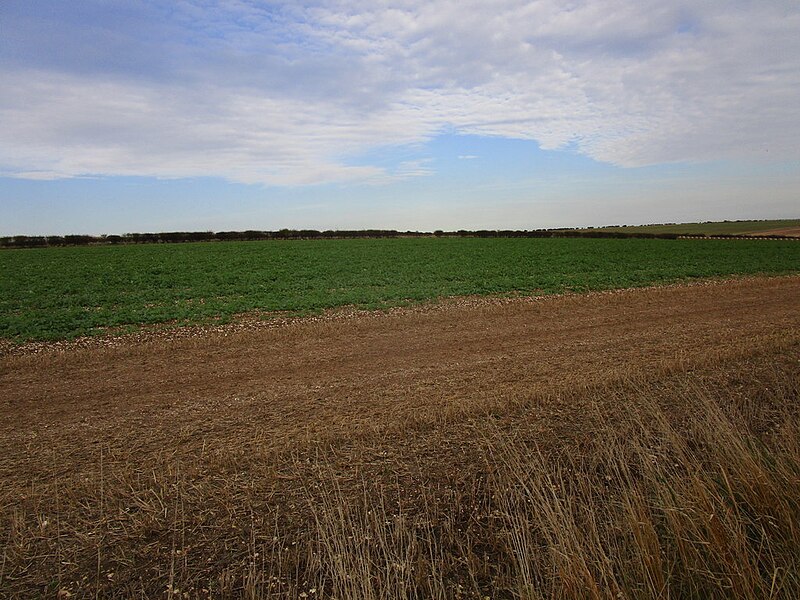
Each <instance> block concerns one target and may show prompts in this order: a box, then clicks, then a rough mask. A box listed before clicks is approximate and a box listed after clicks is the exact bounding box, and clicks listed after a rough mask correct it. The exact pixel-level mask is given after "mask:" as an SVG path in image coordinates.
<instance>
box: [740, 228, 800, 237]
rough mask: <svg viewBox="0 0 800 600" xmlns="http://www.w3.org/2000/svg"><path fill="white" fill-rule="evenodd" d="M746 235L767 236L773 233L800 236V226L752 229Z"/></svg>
mask: <svg viewBox="0 0 800 600" xmlns="http://www.w3.org/2000/svg"><path fill="white" fill-rule="evenodd" d="M744 235H752V236H767V237H769V236H771V235H786V236H791V237H800V227H780V228H778V229H769V230H767V231H752V232H749V233H746V234H744Z"/></svg>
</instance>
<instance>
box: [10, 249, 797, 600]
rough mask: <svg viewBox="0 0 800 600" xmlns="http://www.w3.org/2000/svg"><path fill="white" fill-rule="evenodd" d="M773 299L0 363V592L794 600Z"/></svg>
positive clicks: (337, 323) (428, 318) (466, 304)
mask: <svg viewBox="0 0 800 600" xmlns="http://www.w3.org/2000/svg"><path fill="white" fill-rule="evenodd" d="M764 243H767V244H771V242H764ZM798 297H800V277H798V276H796V275H790V276H783V277H769V278H745V279H740V280H733V281H717V282H707V281H706V282H696V283H694V284H693V285H687V286H683V285H681V286H671V287H655V288H645V289H634V290H625V291H614V292H596V293H589V294H575V295H564V296H549V297H540V298H498V297H494V298H492V297H489V298H475V297H471V298H463V299H460V300H453V301H450V302H449V303H444V304H436V305H433V304H430V305H412V306H408V307H405V308H401V309H398V310H395V311H392V312H379V313H364V314H357V315H355V316H354V317H352V318H348V319H345V320H342V319H338V318H336V316H335V315H325V316H322V317H315V318H312V319H301V320H295V321H291V322H287V323H285V324H284V325H282V326H279V327H274V328H263V329H242V330H238V329H233V328H229V329H225V328H223V329H220V330H219V331H213V332H210V333H208V334H206V335H203V336H200V337H186V338H160V337H153V338H147V339H144V340H143V341H137V340H132V341H128V342H125V341H123V342H121V343H120V344H118V345H102V344H98V345H88V346H86V347H79V348H73V349H71V350H69V351H61V350H58V349H49V350H45V351H41V352H29V353H17V354H13V355H5V356H3V357H0V361H1V362H0V398H1V399H2V400H1V401H2V403H3V404H2V406H3V410H2V415H1V416H0V534H2V535H1V537H0V539H2V543H3V551H2V552H3V558H2V568H1V569H0V595H2V596H3V597H10V598H29V597H56V596H60V597H62V598H69V597H75V598H79V597H80V598H82V597H103V598H107V597H108V598H111V597H114V598H130V597H167V598H186V597H188V598H241V597H250V598H287V599H289V598H310V597H319V598H364V599H370V598H439V599H445V598H447V599H450V598H452V599H456V598H481V599H483V598H486V597H490V598H503V599H505V598H509V599H510V598H526V599H530V598H597V599H601V598H602V599H605V598H608V599H609V600H610V599H612V598H619V597H627V598H664V597H681V598H683V597H698V598H719V599H722V598H747V599H753V600H755V599H757V598H764V597H773V598H786V599H789V598H796V597H797V593H798V591H800V563H798V557H800V533H799V532H800V527H798V523H800V512H799V511H800V509H799V508H798V504H797V498H798V497H800V477H799V476H798V474H800V448H799V447H798V440H800V428H799V427H798V425H799V424H800V420H799V419H798V412H797V410H798V409H797V407H798V397H799V396H800V371H798V368H797V365H798V361H799V360H800V334H798V332H800V314H799V313H798V310H797V309H798V304H797V298H798Z"/></svg>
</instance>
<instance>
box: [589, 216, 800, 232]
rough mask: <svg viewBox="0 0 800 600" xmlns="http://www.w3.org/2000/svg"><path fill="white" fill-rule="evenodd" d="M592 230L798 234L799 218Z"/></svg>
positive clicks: (616, 227)
mask: <svg viewBox="0 0 800 600" xmlns="http://www.w3.org/2000/svg"><path fill="white" fill-rule="evenodd" d="M594 231H617V232H622V233H636V232H642V233H677V234H686V235H698V234H700V235H709V236H713V235H765V234H769V233H771V232H774V233H775V234H777V235H793V236H800V219H773V220H764V221H715V222H707V223H670V224H663V225H629V226H626V227H622V226H613V227H596V228H595V229H594Z"/></svg>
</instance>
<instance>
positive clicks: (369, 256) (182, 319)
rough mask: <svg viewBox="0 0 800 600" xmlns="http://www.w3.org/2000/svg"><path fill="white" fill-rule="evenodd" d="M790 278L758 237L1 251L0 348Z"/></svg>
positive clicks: (790, 244)
mask: <svg viewBox="0 0 800 600" xmlns="http://www.w3.org/2000/svg"><path fill="white" fill-rule="evenodd" d="M799 270H800V244H798V243H797V242H796V241H769V242H767V241H764V240H753V241H750V240H645V239H623V240H618V239H617V240H608V239H480V238H431V237H420V238H404V239H355V240H353V239H350V240H307V241H302V240H292V241H284V242H281V241H272V242H215V243H192V244H174V245H173V244H144V245H125V246H94V247H65V248H37V249H23V250H4V251H2V252H0V347H2V345H3V343H5V345H6V346H7V345H8V344H9V343H14V344H16V343H20V342H26V341H32V340H59V339H67V338H75V337H79V336H86V335H92V334H98V333H100V334H103V333H119V332H127V331H130V330H132V329H136V328H138V327H140V326H141V325H148V326H159V327H161V326H162V325H164V324H166V325H168V326H170V327H171V326H174V325H182V324H192V323H194V324H198V323H199V324H205V325H208V324H217V323H225V322H227V321H230V320H231V319H235V318H238V317H237V315H241V314H243V313H247V314H248V315H249V317H250V318H267V319H269V318H273V317H275V316H277V315H287V314H289V315H297V314H309V313H319V312H320V311H322V310H324V309H329V308H333V307H338V306H356V307H361V308H382V307H387V306H397V305H407V304H413V303H418V302H421V301H426V300H430V299H435V298H441V297H448V296H463V295H487V294H488V295H503V294H522V295H540V294H552V293H560V292H566V291H578V292H583V291H589V290H605V289H615V288H628V287H639V286H647V285H652V284H663V283H669V282H676V281H684V280H692V279H698V278H707V277H727V276H731V275H753V274H786V273H790V272H798V271H799Z"/></svg>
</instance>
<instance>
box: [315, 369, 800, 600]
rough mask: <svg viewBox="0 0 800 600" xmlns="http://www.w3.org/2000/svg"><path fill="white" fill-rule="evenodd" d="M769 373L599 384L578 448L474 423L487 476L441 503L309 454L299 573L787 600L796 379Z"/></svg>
mask: <svg viewBox="0 0 800 600" xmlns="http://www.w3.org/2000/svg"><path fill="white" fill-rule="evenodd" d="M770 375H771V377H770V378H769V380H768V381H765V382H763V385H764V387H763V389H762V390H761V392H762V397H761V398H760V399H754V398H753V396H752V395H749V396H744V397H741V398H738V400H737V399H732V398H731V397H730V394H731V393H733V391H732V389H731V388H727V389H726V388H723V389H715V388H714V387H712V386H710V385H708V384H702V383H698V382H697V381H694V380H692V379H691V378H689V379H684V380H681V381H679V382H672V383H671V384H670V386H669V387H667V388H659V386H654V385H652V384H650V383H646V382H630V384H629V385H628V386H625V387H624V388H623V389H617V390H614V389H606V390H605V393H606V397H604V398H599V399H598V401H597V402H596V403H595V405H594V406H595V409H594V410H593V411H591V412H592V414H591V415H589V422H591V423H593V424H594V428H593V430H592V431H591V432H590V435H589V436H585V437H584V439H583V440H582V441H581V442H580V443H579V444H578V445H577V446H576V445H575V444H567V445H566V446H563V447H559V446H558V445H553V444H552V441H550V442H549V443H548V444H547V445H546V447H545V446H542V445H540V444H539V443H538V442H537V439H536V438H535V437H531V436H530V435H525V434H524V431H525V426H524V424H520V423H519V422H517V423H508V422H502V421H500V422H497V423H495V422H491V421H490V422H474V423H472V424H471V425H470V427H469V434H470V435H472V436H475V438H476V439H477V440H478V443H479V445H482V446H483V447H484V448H485V450H486V456H487V457H488V459H487V467H488V471H489V472H490V476H489V477H488V478H486V479H485V480H483V483H482V485H480V486H479V487H474V486H473V487H471V488H469V489H468V490H461V494H460V495H458V494H457V495H455V496H454V497H452V498H451V501H450V502H448V503H447V504H442V503H440V502H439V503H437V502H436V501H435V500H432V499H426V498H427V496H429V495H431V490H429V489H422V490H421V493H422V496H423V502H422V504H421V506H422V508H421V509H420V510H418V511H417V512H415V513H407V512H403V511H402V510H401V511H392V510H391V509H390V508H389V505H390V504H391V500H390V498H391V497H392V496H393V495H396V493H397V490H394V491H392V490H389V489H387V488H386V487H381V486H380V485H377V484H376V483H375V482H369V481H366V480H365V481H363V483H362V490H361V494H360V495H359V496H354V495H353V494H348V493H345V492H344V491H343V490H342V489H341V488H339V487H338V485H337V483H336V478H335V476H334V474H333V473H332V472H328V473H327V475H326V465H325V464H324V463H320V464H318V465H317V466H318V473H319V474H320V476H319V479H318V480H317V486H316V487H315V489H313V490H312V489H309V490H308V498H309V505H310V506H311V511H312V514H313V528H312V530H311V531H310V532H309V538H308V542H309V544H310V547H312V548H315V550H314V551H312V557H313V559H312V560H310V561H309V562H308V564H307V573H306V575H305V576H304V578H305V580H307V581H313V582H314V583H313V587H312V589H314V591H315V593H316V594H319V595H325V596H326V597H333V598H353V599H364V600H367V599H390V598H403V599H405V598H458V597H480V598H484V597H491V598H521V599H525V600H533V599H538V598H563V599H574V598H591V599H605V598H609V599H612V598H614V599H615V598H742V599H753V600H755V599H762V598H787V599H788V598H797V597H800V421H799V420H798V414H797V400H798V398H800V395H799V394H798V391H800V388H799V387H798V377H797V373H790V372H787V371H783V372H781V371H778V370H774V371H772V373H771V374H770ZM758 400H760V402H761V404H760V405H757V404H758ZM613 405H616V406H617V407H618V409H617V410H608V408H609V406H613ZM524 417H525V415H524V414H521V415H517V417H516V419H517V420H521V419H524ZM320 482H321V483H320ZM465 512H466V513H469V514H468V517H467V518H466V519H465Z"/></svg>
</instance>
